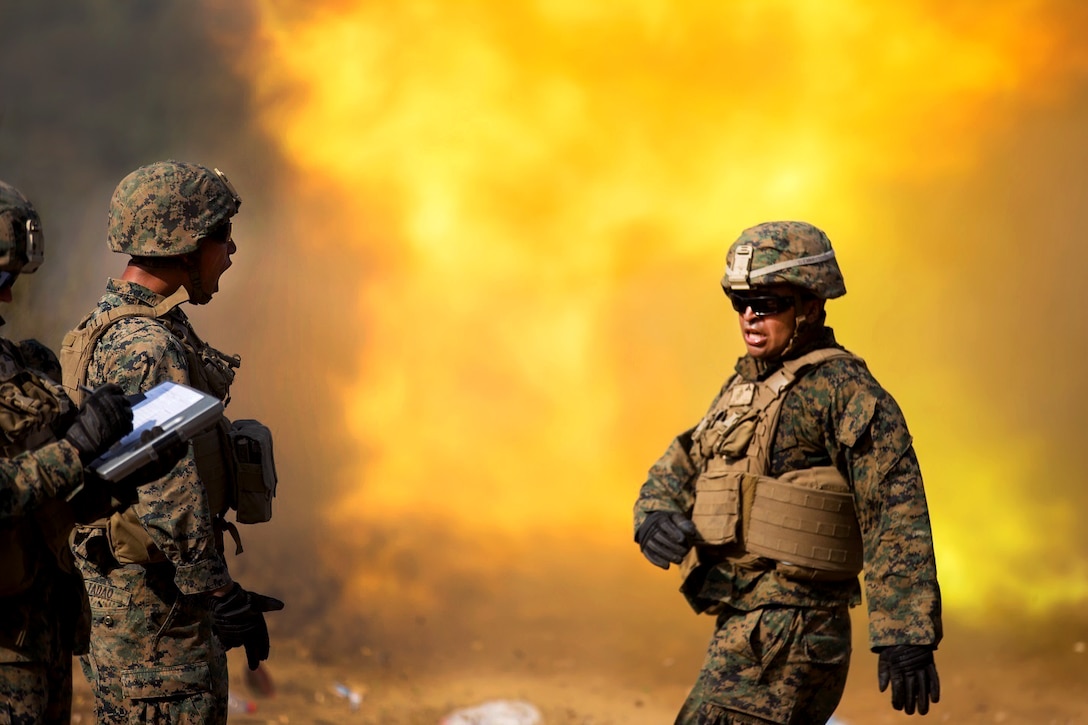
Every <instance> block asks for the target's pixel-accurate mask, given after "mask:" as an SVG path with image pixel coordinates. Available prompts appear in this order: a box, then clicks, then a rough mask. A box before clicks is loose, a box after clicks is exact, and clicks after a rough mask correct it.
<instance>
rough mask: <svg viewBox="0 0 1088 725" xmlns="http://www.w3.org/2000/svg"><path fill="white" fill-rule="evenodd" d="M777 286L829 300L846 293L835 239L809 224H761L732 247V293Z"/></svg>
mask: <svg viewBox="0 0 1088 725" xmlns="http://www.w3.org/2000/svg"><path fill="white" fill-rule="evenodd" d="M773 284H792V285H796V286H797V287H800V288H802V289H804V290H807V291H809V292H811V293H812V294H814V295H816V296H817V297H820V298H821V299H825V300H829V299H833V298H835V297H842V296H843V295H844V294H846V283H845V282H844V281H843V278H842V272H841V271H839V263H838V262H837V261H835V250H834V249H832V248H831V240H830V239H828V238H827V235H826V234H824V233H823V232H822V231H821V230H819V229H817V228H816V227H814V226H812V225H811V224H808V223H807V222H765V223H763V224H758V225H756V226H754V227H751V228H750V229H745V230H744V231H743V232H742V233H741V235H740V237H738V238H737V241H735V242H733V244H732V246H730V247H729V254H728V255H727V257H726V263H725V276H724V277H722V287H723V288H724V289H725V293H726V294H729V293H730V292H732V291H735V290H746V289H751V288H753V287H764V286H769V285H773Z"/></svg>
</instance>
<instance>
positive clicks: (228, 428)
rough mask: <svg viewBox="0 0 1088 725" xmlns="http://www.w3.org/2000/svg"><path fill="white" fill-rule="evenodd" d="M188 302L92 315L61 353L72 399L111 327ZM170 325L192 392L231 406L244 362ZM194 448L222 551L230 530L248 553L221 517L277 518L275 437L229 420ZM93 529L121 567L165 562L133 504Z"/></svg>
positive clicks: (180, 294)
mask: <svg viewBox="0 0 1088 725" xmlns="http://www.w3.org/2000/svg"><path fill="white" fill-rule="evenodd" d="M188 299H189V294H188V291H187V290H186V289H185V288H184V287H182V288H180V289H179V290H178V291H177V292H175V293H174V294H173V295H171V296H170V297H167V298H166V299H164V300H162V301H161V302H159V304H157V305H155V306H154V307H148V306H146V305H121V306H119V307H115V308H113V309H110V310H106V311H105V312H103V313H101V314H100V315H98V316H97V317H94V315H93V313H92V314H91V315H88V316H87V317H85V318H84V319H83V320H82V321H81V322H80V323H79V325H78V326H77V327H76V328H75V329H74V330H72V331H71V332H69V333H68V334H67V335H65V336H64V341H63V342H62V344H61V349H60V363H61V369H62V370H63V374H64V379H63V383H64V387H65V390H66V391H67V392H68V394H69V396H71V398H72V400H73V401H75V402H76V404H79V403H81V402H82V400H83V395H84V393H83V389H82V388H81V386H83V385H86V383H87V374H88V368H89V367H90V363H91V355H92V354H93V353H94V348H95V345H96V344H97V343H98V340H99V339H100V338H101V337H102V335H103V334H104V333H105V332H106V329H107V328H108V327H109V326H110V325H112V324H113V323H115V322H117V321H118V320H122V319H125V318H127V317H150V318H156V319H158V318H162V317H163V316H164V315H166V314H167V313H168V312H170V310H172V309H174V308H175V307H177V306H178V305H179V304H181V303H182V302H185V301H187V300H188ZM92 317H93V319H92ZM168 327H169V329H170V331H171V333H173V334H174V335H175V336H177V337H179V338H180V339H181V340H182V343H183V347H184V348H185V354H186V356H187V357H188V364H189V375H190V376H191V380H192V385H193V387H195V388H198V389H200V390H203V391H205V392H208V393H210V394H212V395H215V396H217V397H219V398H222V399H224V401H227V400H229V399H230V395H229V393H230V384H231V382H232V381H233V379H234V370H233V369H234V368H236V367H238V365H239V364H240V360H239V359H238V357H237V356H234V357H231V356H227V355H225V354H224V353H221V352H219V351H218V350H215V349H214V348H212V347H211V346H210V345H208V344H206V343H204V342H203V341H202V340H201V339H200V338H199V337H197V336H196V334H195V333H194V332H193V331H192V330H191V329H190V328H188V327H186V328H185V329H183V330H177V329H175V326H173V325H169V326H168ZM224 404H225V402H224ZM191 443H192V446H193V459H194V460H195V461H196V468H197V474H198V475H199V476H200V480H201V482H202V483H203V484H204V488H205V490H206V492H207V496H208V505H209V508H210V510H211V513H212V515H213V517H214V524H215V528H216V537H217V540H218V543H219V548H220V549H222V548H223V546H222V543H223V532H224V531H228V532H229V533H230V534H231V537H232V538H233V539H234V542H235V545H236V547H237V552H238V553H241V551H242V545H241V540H240V537H239V535H238V531H237V528H236V527H235V526H234V524H233V523H232V522H229V521H226V520H225V519H223V516H222V515H223V514H224V513H226V511H227V510H228V509H234V510H235V512H236V516H235V519H236V521H237V522H238V523H242V524H256V523H263V522H265V521H268V520H269V519H271V518H272V499H273V498H274V497H275V495H276V481H277V477H276V469H275V463H274V460H273V455H272V433H271V431H269V429H268V428H267V427H266V426H264V425H262V424H261V423H260V422H258V421H255V420H250V419H245V420H236V421H234V423H233V424H231V423H229V422H228V421H227V419H226V418H225V417H224V418H221V419H220V420H219V423H218V424H217V425H216V426H215V427H214V428H212V429H211V430H208V431H206V432H204V433H201V434H200V435H197V436H195V437H194V438H193V439H192V441H191ZM93 526H97V527H100V528H105V529H106V536H107V538H108V539H109V542H110V546H111V548H112V549H113V555H114V557H115V558H116V559H117V561H118V562H120V563H122V564H147V563H151V562H156V561H165V560H166V559H165V556H164V555H163V554H162V553H161V552H160V551H159V550H158V548H157V547H156V546H155V544H154V542H153V540H152V539H151V537H150V536H149V535H148V533H147V531H146V530H145V529H144V527H143V525H142V524H141V523H140V520H139V518H138V517H137V516H136V512H135V511H134V510H133V509H132V507H131V506H130V507H129V508H127V509H125V510H124V511H120V512H118V513H115V514H113V515H112V516H110V517H109V518H108V519H103V520H100V521H97V522H95V523H94V524H93Z"/></svg>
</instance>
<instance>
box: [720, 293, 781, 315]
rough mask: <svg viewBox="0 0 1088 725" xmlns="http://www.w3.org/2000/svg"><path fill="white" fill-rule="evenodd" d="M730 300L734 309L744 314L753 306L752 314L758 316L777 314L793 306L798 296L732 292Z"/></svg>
mask: <svg viewBox="0 0 1088 725" xmlns="http://www.w3.org/2000/svg"><path fill="white" fill-rule="evenodd" d="M729 301H730V302H732V303H733V309H734V310H736V311H737V312H740V313H741V314H744V311H745V310H747V309H748V308H749V307H751V308H752V314H754V315H755V316H756V317H766V316H767V315H777V314H778V313H780V312H785V311H786V310H788V309H790V308H792V307H793V305H794V304H795V302H796V298H795V297H793V296H792V295H791V296H789V297H785V296H783V295H769V294H760V295H746V294H737V293H736V292H732V293H730V295H729Z"/></svg>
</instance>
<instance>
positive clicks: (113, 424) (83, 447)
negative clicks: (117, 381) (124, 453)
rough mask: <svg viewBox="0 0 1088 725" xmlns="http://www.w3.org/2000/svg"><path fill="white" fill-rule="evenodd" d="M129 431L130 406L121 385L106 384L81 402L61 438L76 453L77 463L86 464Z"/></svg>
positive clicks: (130, 428)
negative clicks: (72, 447)
mask: <svg viewBox="0 0 1088 725" xmlns="http://www.w3.org/2000/svg"><path fill="white" fill-rule="evenodd" d="M131 430H132V403H130V402H129V401H128V399H127V398H126V397H125V394H124V393H123V392H122V391H121V387H120V386H118V385H114V384H113V383H109V384H107V385H103V386H102V387H100V388H99V389H98V390H96V391H94V392H93V393H91V394H90V395H89V396H88V397H87V399H86V400H84V401H83V405H82V406H80V409H79V414H78V415H77V416H76V419H75V422H74V423H72V425H70V426H68V430H67V432H65V434H64V437H65V439H66V440H67V441H68V442H69V443H71V444H72V445H73V446H75V449H76V450H77V451H79V460H80V462H81V463H82V464H83V465H87V464H88V463H90V462H91V461H93V460H94V459H95V458H98V456H99V455H101V454H102V453H103V452H105V450H106V449H107V448H109V447H110V446H112V445H113V444H114V443H116V442H117V441H118V440H120V439H121V437H122V436H124V435H125V434H126V433H128V432H129V431H131Z"/></svg>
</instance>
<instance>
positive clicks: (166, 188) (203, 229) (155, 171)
mask: <svg viewBox="0 0 1088 725" xmlns="http://www.w3.org/2000/svg"><path fill="white" fill-rule="evenodd" d="M241 203H242V200H241V198H239V196H238V192H236V191H235V190H234V187H233V186H232V185H231V183H230V182H229V181H228V180H227V177H226V176H224V175H223V172H221V171H220V170H219V169H209V168H207V167H205V166H200V165H199V164H191V163H186V162H184V161H160V162H158V163H154V164H148V165H147V166H141V167H140V168H138V169H136V170H135V171H133V172H132V173H131V174H129V175H128V176H126V177H125V178H123V179H121V183H120V184H118V185H117V189H116V190H115V191H114V192H113V199H112V200H111V201H110V214H109V227H108V230H107V233H106V243H107V244H108V245H109V248H110V249H111V250H113V251H114V252H121V253H123V254H130V255H133V256H139V257H173V256H179V255H183V254H188V253H189V252H195V251H196V250H197V248H198V247H199V246H200V240H201V239H203V238H204V237H205V236H207V235H208V233H209V232H211V231H212V230H213V229H215V227H216V226H218V225H220V224H222V223H223V222H225V221H226V220H228V219H230V218H231V217H232V216H234V215H235V214H237V213H238V207H239V206H240V205H241Z"/></svg>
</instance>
